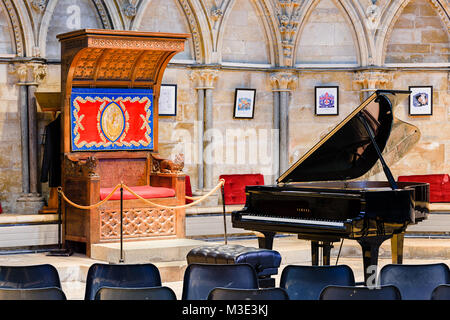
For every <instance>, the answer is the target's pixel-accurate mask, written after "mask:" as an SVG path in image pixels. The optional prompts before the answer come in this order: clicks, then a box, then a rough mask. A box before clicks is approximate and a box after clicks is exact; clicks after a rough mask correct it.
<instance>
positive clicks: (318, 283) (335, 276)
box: [280, 265, 355, 300]
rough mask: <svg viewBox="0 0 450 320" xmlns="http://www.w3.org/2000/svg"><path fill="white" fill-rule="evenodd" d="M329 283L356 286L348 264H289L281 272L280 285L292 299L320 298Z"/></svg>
mask: <svg viewBox="0 0 450 320" xmlns="http://www.w3.org/2000/svg"><path fill="white" fill-rule="evenodd" d="M329 285H340V286H354V285H355V277H354V274H353V271H352V269H350V267H349V266H347V265H338V266H297V265H288V266H286V267H285V268H284V269H283V271H282V272H281V279H280V287H281V288H283V289H285V290H286V291H287V293H288V294H289V299H291V300H318V299H319V296H320V292H321V291H322V290H323V289H324V288H325V287H326V286H329Z"/></svg>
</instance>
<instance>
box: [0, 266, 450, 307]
mask: <svg viewBox="0 0 450 320" xmlns="http://www.w3.org/2000/svg"><path fill="white" fill-rule="evenodd" d="M7 299H13V300H27V299H28V300H66V296H65V294H64V292H63V291H62V288H61V282H60V279H59V275H58V271H57V270H56V268H55V267H53V266H52V265H49V264H45V265H36V266H13V267H11V266H8V267H6V266H0V300H7ZM176 299H177V298H176V295H175V293H174V292H173V290H172V289H170V288H169V287H166V286H162V283H161V276H160V273H159V270H158V268H157V267H156V266H155V265H153V264H150V263H148V264H93V265H92V266H91V267H90V268H89V271H88V274H87V278H86V290H85V300H176ZM204 299H210V300H318V299H322V300H351V299H353V300H399V299H413V300H429V299H435V300H450V271H449V268H448V266H447V265H446V264H443V263H438V264H426V265H424V264H421V265H395V264H390V265H386V266H384V267H383V268H382V269H381V270H380V273H379V283H378V284H377V285H375V286H373V287H365V286H357V285H355V278H354V274H353V271H352V269H351V268H350V267H348V266H346V265H339V266H299V265H289V266H286V267H285V268H284V269H283V271H282V273H281V279H280V285H279V287H276V288H266V289H261V288H258V279H257V276H256V272H255V270H254V269H253V267H252V266H251V265H248V264H228V265H220V264H190V265H188V267H187V268H186V271H185V274H184V281H183V292H182V300H204Z"/></svg>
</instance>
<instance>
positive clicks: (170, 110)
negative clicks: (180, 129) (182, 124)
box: [158, 84, 177, 116]
mask: <svg viewBox="0 0 450 320" xmlns="http://www.w3.org/2000/svg"><path fill="white" fill-rule="evenodd" d="M158 114H159V115H160V116H176V115H177V85H176V84H161V90H160V92H159V100H158Z"/></svg>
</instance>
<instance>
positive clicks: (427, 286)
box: [379, 263, 450, 300]
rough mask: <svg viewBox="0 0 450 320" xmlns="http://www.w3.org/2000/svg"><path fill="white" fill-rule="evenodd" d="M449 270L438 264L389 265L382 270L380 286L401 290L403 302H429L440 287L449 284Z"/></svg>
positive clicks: (444, 265)
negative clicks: (435, 290) (435, 289)
mask: <svg viewBox="0 0 450 320" xmlns="http://www.w3.org/2000/svg"><path fill="white" fill-rule="evenodd" d="M449 277H450V276H449V268H448V266H447V265H446V264H444V263H436V264H418V265H405V264H388V265H385V266H384V267H383V268H381V270H380V275H379V279H380V285H394V286H396V287H397V288H399V290H400V292H401V294H402V299H403V300H429V299H430V297H431V293H432V291H433V290H434V288H436V287H437V286H438V285H441V284H446V283H450V282H449Z"/></svg>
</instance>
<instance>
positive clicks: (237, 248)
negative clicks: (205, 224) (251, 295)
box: [186, 244, 281, 288]
mask: <svg viewBox="0 0 450 320" xmlns="http://www.w3.org/2000/svg"><path fill="white" fill-rule="evenodd" d="M186 258H187V262H188V264H191V263H209V264H236V263H248V264H250V265H251V266H252V267H253V268H254V269H255V271H256V275H257V276H258V285H259V287H260V288H270V287H274V286H275V279H274V278H272V277H271V276H272V275H276V274H277V273H278V268H279V267H280V263H281V255H280V253H279V252H278V251H275V250H269V249H260V248H252V247H244V246H241V245H229V244H227V245H205V246H200V247H197V248H194V249H192V250H191V251H189V253H188V254H187V257H186Z"/></svg>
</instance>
